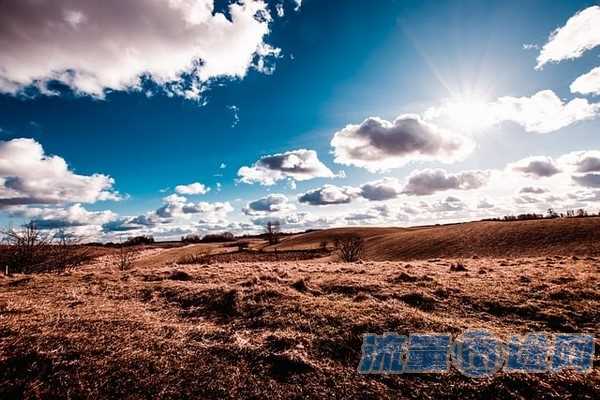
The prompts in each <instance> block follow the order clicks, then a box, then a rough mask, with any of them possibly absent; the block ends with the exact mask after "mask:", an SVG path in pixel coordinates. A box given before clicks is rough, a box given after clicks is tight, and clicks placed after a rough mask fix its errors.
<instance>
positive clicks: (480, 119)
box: [443, 95, 493, 133]
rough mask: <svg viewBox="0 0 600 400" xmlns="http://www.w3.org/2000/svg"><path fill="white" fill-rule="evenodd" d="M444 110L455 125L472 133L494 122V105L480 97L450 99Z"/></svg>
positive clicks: (467, 96)
mask: <svg viewBox="0 0 600 400" xmlns="http://www.w3.org/2000/svg"><path fill="white" fill-rule="evenodd" d="M443 108H444V109H445V110H444V114H445V115H446V117H447V118H448V119H449V120H450V121H451V123H452V124H453V125H455V126H456V127H457V128H460V129H462V130H465V131H467V132H470V133H475V132H477V131H480V130H481V129H483V128H485V127H487V126H489V125H490V124H491V121H492V120H493V117H492V114H493V112H492V105H491V104H490V103H489V102H488V101H486V100H485V99H483V98H482V97H478V96H472V95H465V96H458V97H455V98H452V99H449V100H448V101H447V103H446V104H445V105H444V107H443Z"/></svg>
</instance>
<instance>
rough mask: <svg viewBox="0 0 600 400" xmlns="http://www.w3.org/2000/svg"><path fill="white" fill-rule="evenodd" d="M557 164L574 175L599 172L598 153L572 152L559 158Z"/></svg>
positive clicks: (599, 157) (589, 151)
mask: <svg viewBox="0 0 600 400" xmlns="http://www.w3.org/2000/svg"><path fill="white" fill-rule="evenodd" d="M558 163H559V164H561V165H563V166H564V167H566V168H569V169H571V170H573V172H576V173H587V172H600V151H598V150H587V151H574V152H571V153H568V154H565V155H563V156H561V157H560V158H559V159H558Z"/></svg>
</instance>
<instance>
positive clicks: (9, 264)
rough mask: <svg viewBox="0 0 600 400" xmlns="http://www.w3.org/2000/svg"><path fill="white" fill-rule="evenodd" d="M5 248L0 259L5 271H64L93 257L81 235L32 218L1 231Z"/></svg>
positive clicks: (27, 272)
mask: <svg viewBox="0 0 600 400" xmlns="http://www.w3.org/2000/svg"><path fill="white" fill-rule="evenodd" d="M1 234H2V236H3V241H4V243H5V245H6V248H5V249H4V250H3V251H2V253H1V254H0V263H1V265H2V266H3V267H4V268H3V269H4V270H5V272H6V273H9V274H10V273H25V274H30V273H36V272H64V271H67V270H70V269H72V268H75V267H77V266H79V265H81V264H83V263H84V262H86V261H89V260H90V259H91V256H90V254H89V251H88V249H87V248H86V247H83V246H80V245H79V239H78V238H77V237H76V236H74V235H70V234H67V233H65V232H64V231H58V232H57V233H54V234H52V233H50V232H47V231H44V230H41V229H38V228H37V226H36V225H35V223H33V222H30V223H28V224H26V225H24V226H23V227H22V228H21V229H13V228H9V229H7V230H5V231H3V232H1Z"/></svg>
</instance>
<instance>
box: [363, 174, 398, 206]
mask: <svg viewBox="0 0 600 400" xmlns="http://www.w3.org/2000/svg"><path fill="white" fill-rule="evenodd" d="M401 193H402V186H401V185H400V182H398V180H397V179H396V178H383V179H380V180H377V181H374V182H368V183H365V184H364V185H362V186H361V187H360V195H361V196H362V197H364V198H365V199H367V200H372V201H383V200H390V199H394V198H396V197H398V196H399V195H400V194H401Z"/></svg>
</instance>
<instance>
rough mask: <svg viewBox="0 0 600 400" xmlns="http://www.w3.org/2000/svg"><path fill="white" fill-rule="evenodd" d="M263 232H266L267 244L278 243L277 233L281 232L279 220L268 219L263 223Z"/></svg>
mask: <svg viewBox="0 0 600 400" xmlns="http://www.w3.org/2000/svg"><path fill="white" fill-rule="evenodd" d="M265 233H266V234H267V240H268V241H269V244H277V243H279V234H280V233H281V224H280V223H279V221H277V220H275V221H269V222H267V224H266V225H265Z"/></svg>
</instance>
